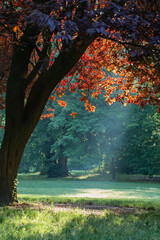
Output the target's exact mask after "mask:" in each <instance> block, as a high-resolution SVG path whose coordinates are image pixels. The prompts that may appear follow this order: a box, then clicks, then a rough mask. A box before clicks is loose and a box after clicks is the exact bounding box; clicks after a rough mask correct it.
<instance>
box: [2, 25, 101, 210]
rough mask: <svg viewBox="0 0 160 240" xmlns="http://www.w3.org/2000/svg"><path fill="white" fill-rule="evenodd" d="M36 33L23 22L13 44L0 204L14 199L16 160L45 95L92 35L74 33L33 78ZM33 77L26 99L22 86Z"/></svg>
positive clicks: (53, 86) (41, 108) (45, 97)
mask: <svg viewBox="0 0 160 240" xmlns="http://www.w3.org/2000/svg"><path fill="white" fill-rule="evenodd" d="M46 34H48V33H46ZM38 35H39V30H38V29H37V26H34V25H33V24H31V25H27V26H26V29H25V31H24V34H23V35H22V37H21V39H20V40H19V43H18V44H15V47H14V53H13V59H12V64H11V69H10V75H9V78H8V81H7V91H6V126H5V136H4V139H3V142H2V147H1V150H0V205H3V204H4V205H8V204H9V203H13V202H14V201H17V185H16V178H17V172H18V168H19V164H20V161H21V158H22V155H23V151H24V148H25V146H26V143H27V142H28V140H29V138H30V136H31V134H32V132H33V130H34V128H35V127H36V125H37V122H38V121H39V119H40V116H41V114H42V111H43V109H44V107H45V104H46V102H47V100H48V97H49V96H50V94H51V92H52V91H53V89H54V88H55V87H56V85H57V84H58V83H59V82H60V81H61V80H62V78H63V77H64V76H65V75H66V74H67V73H68V72H69V71H70V70H71V69H72V68H73V66H74V65H75V63H76V62H77V61H78V60H79V59H80V57H81V56H82V54H83V53H84V51H85V50H86V48H87V47H88V46H89V45H90V44H91V43H92V42H93V41H94V39H95V38H96V36H92V37H91V38H89V39H88V40H87V39H81V38H78V37H77V38H76V39H74V40H73V41H71V42H70V44H69V45H66V44H64V45H63V46H62V49H61V52H60V54H59V56H58V57H57V58H56V59H55V62H54V64H53V65H52V66H51V67H50V68H49V69H47V70H44V71H43V72H41V73H40V75H39V77H38V78H37V79H36V80H35V77H36V74H37V71H38V70H39V68H38V66H40V65H39V64H40V63H39V62H38V63H37V65H36V66H35V68H34V69H33V70H32V71H31V72H30V73H29V72H28V66H29V64H30V58H31V55H32V52H33V50H34V47H35V44H36V41H37V38H38ZM50 38H51V34H50V35H49V36H48V35H47V36H46V39H48V40H47V41H48V42H45V44H44V48H43V49H42V53H41V57H40V60H41V61H40V62H41V63H42V62H43V61H44V60H45V57H46V55H47V46H49V42H50ZM37 69H38V70H37ZM34 80H35V82H34V84H33V85H32V87H31V89H30V92H29V96H28V98H27V99H26V97H25V94H26V90H27V88H28V86H29V85H30V84H31V83H32V82H33V81H34Z"/></svg>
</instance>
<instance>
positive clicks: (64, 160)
mask: <svg viewBox="0 0 160 240" xmlns="http://www.w3.org/2000/svg"><path fill="white" fill-rule="evenodd" d="M58 168H59V169H60V170H61V174H62V176H63V177H65V176H68V175H69V173H68V167H67V158H66V157H64V156H61V157H60V158H59V159H58Z"/></svg>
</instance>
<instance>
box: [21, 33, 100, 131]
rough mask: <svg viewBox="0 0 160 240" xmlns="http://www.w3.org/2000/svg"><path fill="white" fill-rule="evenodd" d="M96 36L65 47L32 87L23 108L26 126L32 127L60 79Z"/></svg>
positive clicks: (78, 40)
mask: <svg viewBox="0 0 160 240" xmlns="http://www.w3.org/2000/svg"><path fill="white" fill-rule="evenodd" d="M96 37H97V36H93V37H91V38H90V39H89V40H84V41H82V40H80V39H78V38H77V39H75V40H74V41H73V42H71V43H70V45H68V46H67V47H66V46H65V47H64V48H63V49H62V51H61V53H60V54H59V56H58V57H57V58H56V60H55V62H54V64H53V65H52V66H51V67H50V69H49V70H47V71H45V72H44V73H43V74H41V75H40V77H39V78H38V79H37V81H36V82H35V84H34V85H33V87H32V89H31V92H30V95H29V97H28V101H27V104H26V106H25V112H24V117H23V119H24V121H25V122H26V125H28V126H30V125H32V127H34V126H35V125H36V124H37V122H38V120H39V118H40V116H41V114H42V111H43V109H44V106H45V104H46V101H47V99H48V97H49V95H50V94H51V92H52V91H53V89H54V88H55V87H56V85H57V84H58V83H59V82H60V81H61V80H62V78H63V77H64V76H65V75H66V74H67V73H68V72H69V71H70V70H71V69H72V68H73V67H74V65H75V63H76V62H77V61H78V60H79V59H80V57H81V56H82V55H83V53H84V52H85V50H86V49H87V47H88V46H89V45H90V44H91V43H92V42H93V41H94V39H95V38H96Z"/></svg>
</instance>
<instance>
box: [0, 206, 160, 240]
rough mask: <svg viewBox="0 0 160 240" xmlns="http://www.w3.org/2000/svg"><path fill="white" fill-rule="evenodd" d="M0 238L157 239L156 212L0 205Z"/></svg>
mask: <svg viewBox="0 0 160 240" xmlns="http://www.w3.org/2000/svg"><path fill="white" fill-rule="evenodd" d="M0 229H1V231H0V239H3V240H16V239H17V240H20V239H21V240H31V239H32V240H41V239H42V240H44V239H45V240H54V239H55V240H82V239H85V240H159V239H160V212H152V211H148V212H142V213H139V214H137V215H134V214H118V213H116V212H112V211H104V212H103V213H102V214H101V215H98V216H96V215H93V214H89V215H87V214H85V213H84V212H83V211H82V210H79V209H76V210H75V211H74V212H64V211H62V212H58V213H56V212H53V211H49V210H43V211H39V210H33V209H32V210H31V209H21V210H20V209H7V208H3V209H0Z"/></svg>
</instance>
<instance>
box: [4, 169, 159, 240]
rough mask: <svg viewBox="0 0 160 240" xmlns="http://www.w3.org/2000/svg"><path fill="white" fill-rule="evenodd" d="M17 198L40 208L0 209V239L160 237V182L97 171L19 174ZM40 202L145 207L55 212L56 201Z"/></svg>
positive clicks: (122, 239) (129, 239)
mask: <svg viewBox="0 0 160 240" xmlns="http://www.w3.org/2000/svg"><path fill="white" fill-rule="evenodd" d="M18 197H19V199H20V200H21V201H24V200H25V201H29V202H32V204H33V206H34V204H36V205H35V206H38V208H37V209H34V208H29V207H27V208H25V207H24V208H23V207H22V208H21V209H18V208H16V207H15V208H14V207H12V208H11V207H4V208H0V229H1V230H0V239H3V240H31V239H32V240H82V239H85V240H160V184H154V183H137V182H124V181H121V182H116V181H114V182H112V181H107V179H103V177H102V176H95V175H92V176H91V175H86V176H81V175H79V176H77V177H68V178H62V179H46V178H45V177H44V176H38V175H36V174H32V175H19V184H18ZM42 201H46V202H51V203H52V202H70V203H78V204H86V203H88V204H100V205H117V206H132V207H138V208H140V207H141V208H147V209H135V211H128V212H124V211H118V210H116V209H115V210H114V211H113V210H111V209H110V210H99V211H98V212H99V214H94V213H93V212H92V211H90V212H87V211H85V210H81V209H79V208H76V209H74V210H73V209H72V210H71V211H70V210H68V209H67V210H66V211H64V210H61V211H56V210H55V209H56V208H54V203H53V205H52V204H51V205H50V206H48V207H47V206H43V205H42V204H41V203H40V202H42ZM35 202H36V203H35ZM37 202H39V203H38V204H37ZM40 204H41V205H42V206H43V208H41V209H40ZM22 206H24V205H23V204H22Z"/></svg>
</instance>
